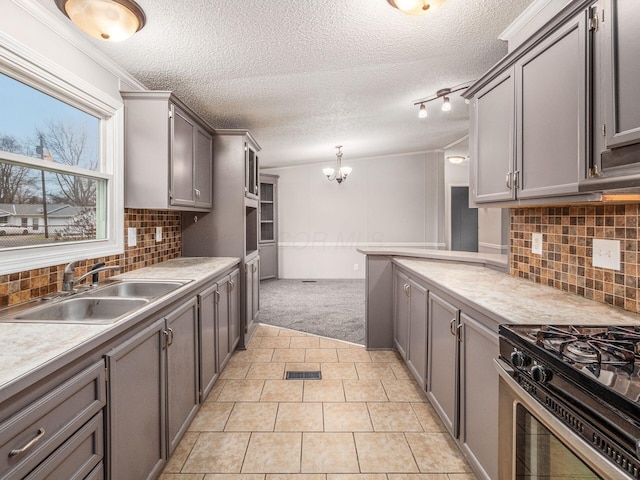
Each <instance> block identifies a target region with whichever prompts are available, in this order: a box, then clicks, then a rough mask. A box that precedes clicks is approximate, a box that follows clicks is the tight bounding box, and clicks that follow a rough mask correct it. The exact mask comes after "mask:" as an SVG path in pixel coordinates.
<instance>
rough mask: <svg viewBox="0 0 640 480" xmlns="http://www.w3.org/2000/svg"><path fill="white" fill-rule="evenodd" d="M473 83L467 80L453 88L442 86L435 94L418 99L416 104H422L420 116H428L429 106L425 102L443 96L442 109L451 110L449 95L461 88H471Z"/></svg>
mask: <svg viewBox="0 0 640 480" xmlns="http://www.w3.org/2000/svg"><path fill="white" fill-rule="evenodd" d="M472 83H473V82H467V83H462V84H460V85H458V86H455V87H452V88H441V89H440V90H438V91H437V92H436V93H435V95H431V96H430V97H427V98H423V99H420V100H417V101H416V102H414V105H420V109H419V110H418V117H420V118H426V117H427V106H426V105H425V104H426V103H429V102H431V101H433V100H436V99H438V98H442V111H443V112H448V111H449V110H451V98H450V97H449V95H451V94H452V93H454V92H459V91H460V90H465V89H467V88H469V86H470V85H471V84H472Z"/></svg>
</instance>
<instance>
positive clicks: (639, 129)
mask: <svg viewBox="0 0 640 480" xmlns="http://www.w3.org/2000/svg"><path fill="white" fill-rule="evenodd" d="M592 18H593V19H594V21H593V24H594V29H595V32H594V39H593V51H594V65H595V70H596V71H595V72H594V87H595V88H594V92H593V98H594V121H593V144H594V145H593V149H594V152H593V164H592V168H593V170H592V172H591V176H590V178H589V180H588V181H587V182H585V183H584V185H582V187H583V189H584V190H595V189H603V188H619V187H636V186H639V185H640V95H638V81H639V79H640V55H638V45H639V44H640V2H634V1H631V0H617V1H616V0H600V1H599V2H598V3H597V4H596V5H595V6H594V7H593V9H592Z"/></svg>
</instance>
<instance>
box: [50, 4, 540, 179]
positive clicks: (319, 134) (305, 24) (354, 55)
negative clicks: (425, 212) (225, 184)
mask: <svg viewBox="0 0 640 480" xmlns="http://www.w3.org/2000/svg"><path fill="white" fill-rule="evenodd" d="M38 1H39V2H40V3H41V4H43V5H44V6H45V7H46V8H48V9H50V10H52V11H55V12H56V14H57V15H62V14H61V13H60V12H59V11H58V10H57V8H56V7H55V3H54V0H38ZM137 2H138V4H139V5H140V6H141V7H142V8H143V10H144V11H145V13H146V16H147V25H146V26H145V27H144V29H143V30H141V31H140V32H138V33H137V34H136V35H135V36H134V37H133V38H131V39H129V40H127V41H125V42H123V43H118V44H116V43H105V42H100V41H97V40H93V39H89V40H90V41H91V42H92V43H93V44H94V45H95V46H96V47H98V48H99V49H100V50H101V51H103V52H104V53H105V54H106V55H107V56H109V57H111V58H112V59H113V60H114V61H115V62H116V63H118V64H120V65H121V66H122V67H123V68H125V69H126V70H127V71H128V72H130V73H131V74H132V75H133V76H134V77H136V78H137V79H138V80H140V81H141V82H142V83H143V84H144V85H145V86H147V87H148V88H150V89H154V90H173V91H174V92H175V93H176V95H177V96H178V97H179V98H181V99H182V100H183V101H184V102H185V103H187V104H188V105H190V106H191V107H192V108H193V109H194V110H195V111H197V112H198V113H199V114H200V115H201V116H202V117H203V118H204V119H205V120H206V121H208V122H209V123H210V125H211V126H212V127H214V128H246V129H248V130H250V131H251V133H252V134H253V136H254V137H255V138H256V139H257V141H258V142H259V143H260V145H261V146H262V152H261V156H260V158H261V165H262V166H263V167H273V166H283V165H291V164H302V163H312V162H319V161H333V160H335V149H334V146H335V145H337V144H342V145H344V148H343V152H344V161H345V163H347V161H348V160H349V158H363V157H369V156H379V155H387V154H396V153H404V152H419V151H427V150H433V149H439V148H442V147H445V146H446V145H448V144H449V143H451V142H453V141H455V140H457V139H459V138H460V137H462V136H464V135H465V134H466V133H467V132H468V114H467V105H465V103H464V100H463V99H462V98H461V97H460V96H459V94H454V95H453V96H452V99H451V102H452V106H453V109H452V111H450V112H448V113H445V112H441V111H440V105H441V102H440V101H434V102H431V103H429V104H427V107H428V109H429V117H428V118H427V119H419V118H418V117H417V112H418V110H417V107H415V106H414V105H413V103H414V102H415V101H416V100H418V99H422V98H425V97H428V96H431V95H433V94H435V92H436V90H438V89H440V88H444V87H452V86H455V85H458V84H461V83H465V82H467V81H470V80H474V79H476V78H477V77H479V76H480V75H481V74H482V73H484V72H485V71H486V70H488V69H489V67H491V66H492V65H493V64H494V63H495V62H497V61H498V60H499V59H500V58H501V57H502V56H503V55H504V54H505V53H506V46H505V45H504V44H503V42H501V41H500V40H497V37H498V35H499V34H500V33H501V32H502V31H503V30H504V29H505V28H506V27H507V26H508V25H509V24H510V23H511V22H512V21H513V20H514V19H515V18H516V17H517V16H518V15H519V14H520V13H521V12H522V11H523V10H524V9H525V8H526V7H527V6H528V5H529V4H530V3H531V0H447V1H445V3H444V4H442V5H441V6H440V7H438V8H437V9H434V10H432V11H430V12H428V13H427V14H426V15H423V16H420V17H411V16H407V15H405V14H403V13H401V12H400V11H398V10H396V9H394V8H392V7H391V6H390V5H389V4H388V3H387V1H386V0H227V1H222V0H183V1H176V0H137Z"/></svg>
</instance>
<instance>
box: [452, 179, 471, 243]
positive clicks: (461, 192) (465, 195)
mask: <svg viewBox="0 0 640 480" xmlns="http://www.w3.org/2000/svg"><path fill="white" fill-rule="evenodd" d="M451 250H457V251H462V252H477V251H478V209H477V208H469V187H468V186H465V187H454V186H452V187H451Z"/></svg>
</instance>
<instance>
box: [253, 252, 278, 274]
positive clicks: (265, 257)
mask: <svg viewBox="0 0 640 480" xmlns="http://www.w3.org/2000/svg"><path fill="white" fill-rule="evenodd" d="M258 250H259V252H260V280H268V279H271V278H278V246H277V245H276V244H275V243H261V244H260V245H259V247H258Z"/></svg>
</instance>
